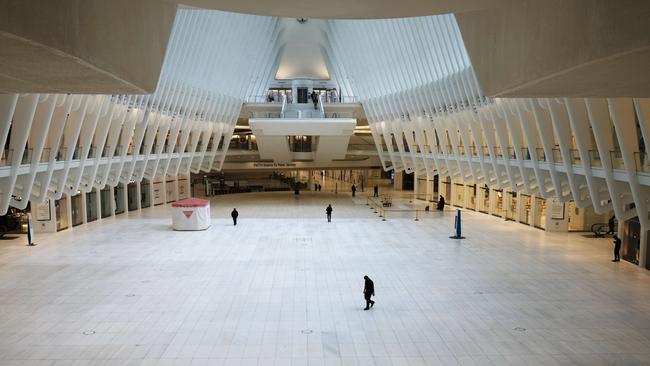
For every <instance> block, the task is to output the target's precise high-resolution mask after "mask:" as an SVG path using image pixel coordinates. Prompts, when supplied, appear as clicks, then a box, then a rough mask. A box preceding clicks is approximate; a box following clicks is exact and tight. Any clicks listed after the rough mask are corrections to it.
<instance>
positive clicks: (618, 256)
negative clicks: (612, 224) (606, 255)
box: [612, 234, 621, 262]
mask: <svg viewBox="0 0 650 366" xmlns="http://www.w3.org/2000/svg"><path fill="white" fill-rule="evenodd" d="M620 253H621V238H619V237H618V235H616V234H614V259H612V262H620V261H621V254H620Z"/></svg>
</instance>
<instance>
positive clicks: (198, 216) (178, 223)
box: [172, 198, 210, 231]
mask: <svg viewBox="0 0 650 366" xmlns="http://www.w3.org/2000/svg"><path fill="white" fill-rule="evenodd" d="M172 227H173V228H174V230H182V231H192V230H206V229H207V228H209V227H210V201H206V200H202V199H198V198H186V199H184V200H180V201H176V202H174V203H172Z"/></svg>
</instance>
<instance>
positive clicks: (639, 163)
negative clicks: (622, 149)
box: [634, 152, 650, 173]
mask: <svg viewBox="0 0 650 366" xmlns="http://www.w3.org/2000/svg"><path fill="white" fill-rule="evenodd" d="M634 165H635V166H636V171H637V173H650V164H649V162H648V154H647V153H645V152H635V153H634Z"/></svg>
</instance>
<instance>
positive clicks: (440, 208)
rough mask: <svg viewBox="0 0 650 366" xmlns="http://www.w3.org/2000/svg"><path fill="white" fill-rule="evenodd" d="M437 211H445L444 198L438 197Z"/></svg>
mask: <svg viewBox="0 0 650 366" xmlns="http://www.w3.org/2000/svg"><path fill="white" fill-rule="evenodd" d="M437 208H438V211H444V210H445V197H443V196H440V199H439V200H438V207H437Z"/></svg>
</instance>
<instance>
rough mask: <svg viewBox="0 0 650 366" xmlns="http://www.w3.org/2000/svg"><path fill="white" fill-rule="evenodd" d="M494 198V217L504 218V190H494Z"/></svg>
mask: <svg viewBox="0 0 650 366" xmlns="http://www.w3.org/2000/svg"><path fill="white" fill-rule="evenodd" d="M492 196H493V197H494V206H493V207H494V210H492V215H494V216H498V217H503V216H504V206H503V201H504V199H503V190H502V189H493V190H492Z"/></svg>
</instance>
